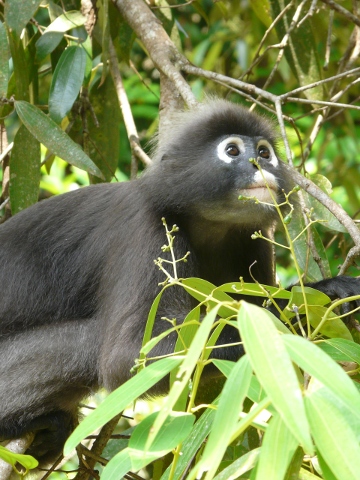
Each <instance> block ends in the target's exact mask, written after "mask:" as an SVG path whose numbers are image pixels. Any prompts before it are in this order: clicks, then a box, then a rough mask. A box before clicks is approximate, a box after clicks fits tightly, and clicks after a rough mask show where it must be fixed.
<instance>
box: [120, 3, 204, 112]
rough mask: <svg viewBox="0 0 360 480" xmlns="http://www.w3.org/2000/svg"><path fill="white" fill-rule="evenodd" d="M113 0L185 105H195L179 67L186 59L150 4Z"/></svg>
mask: <svg viewBox="0 0 360 480" xmlns="http://www.w3.org/2000/svg"><path fill="white" fill-rule="evenodd" d="M112 1H113V3H114V5H115V6H116V8H117V9H118V10H119V12H120V13H121V15H122V16H123V17H124V19H125V20H126V22H127V23H128V24H129V25H130V27H131V28H132V29H133V30H134V32H135V33H136V35H137V37H138V38H139V39H140V40H141V42H142V43H143V44H144V46H145V48H146V50H147V51H148V53H149V56H150V57H151V60H152V61H153V62H154V65H155V66H156V68H157V69H158V70H159V71H160V72H161V73H162V74H163V75H165V76H166V77H167V78H169V79H170V80H172V82H173V83H174V85H175V87H176V89H177V90H178V91H179V93H180V95H181V96H182V98H183V99H184V102H185V104H186V105H187V106H188V107H193V106H195V105H196V104H197V102H196V100H195V97H194V94H193V93H192V91H191V88H190V86H189V84H188V83H187V82H186V81H185V79H184V78H183V76H182V75H181V73H180V69H181V67H182V66H184V65H186V64H188V61H187V59H186V58H185V57H184V56H183V55H181V54H180V53H179V51H178V50H177V48H176V46H175V45H174V43H173V42H172V40H171V39H170V37H169V36H168V34H167V33H166V32H165V30H164V28H163V26H162V25H161V23H160V22H159V20H158V19H157V18H156V17H155V15H154V14H153V13H152V11H151V10H150V9H149V7H148V6H147V5H146V4H145V3H144V2H143V0H112Z"/></svg>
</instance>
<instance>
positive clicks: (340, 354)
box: [318, 338, 360, 365]
mask: <svg viewBox="0 0 360 480" xmlns="http://www.w3.org/2000/svg"><path fill="white" fill-rule="evenodd" d="M318 347H320V348H321V350H323V351H324V352H326V353H327V354H328V355H330V357H331V358H332V359H333V360H335V361H336V362H356V363H358V364H359V365H360V345H359V344H357V343H355V342H354V341H349V340H345V339H343V338H332V339H330V340H324V341H323V342H321V343H319V344H318Z"/></svg>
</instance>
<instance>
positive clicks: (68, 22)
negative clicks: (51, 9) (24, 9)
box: [20, 0, 86, 33]
mask: <svg viewBox="0 0 360 480" xmlns="http://www.w3.org/2000/svg"><path fill="white" fill-rule="evenodd" d="M20 1H21V0H20ZM85 21H86V18H85V17H84V16H83V15H82V14H81V13H80V12H78V11H75V10H73V11H69V12H65V13H63V14H62V15H60V16H59V17H57V18H56V19H55V20H54V21H53V22H52V23H51V24H50V25H49V26H48V27H47V29H46V30H45V33H47V32H63V33H64V32H67V31H68V30H71V29H72V28H76V27H80V26H81V25H84V23H85Z"/></svg>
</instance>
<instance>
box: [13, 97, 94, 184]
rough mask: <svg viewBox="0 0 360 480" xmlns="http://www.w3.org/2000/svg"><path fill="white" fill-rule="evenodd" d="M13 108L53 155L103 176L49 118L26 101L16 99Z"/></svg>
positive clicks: (78, 147)
mask: <svg viewBox="0 0 360 480" xmlns="http://www.w3.org/2000/svg"><path fill="white" fill-rule="evenodd" d="M15 108H16V112H17V114H18V115H19V117H20V120H21V121H22V122H23V124H24V125H25V126H26V128H27V129H28V130H29V132H31V133H32V134H33V135H34V137H35V138H36V139H37V140H38V141H39V142H40V143H42V144H43V145H45V147H47V148H48V149H49V150H51V151H52V152H53V153H54V154H55V155H57V156H58V157H60V158H62V159H64V160H65V161H67V162H68V163H70V164H71V165H74V166H75V167H79V168H81V169H82V170H85V171H86V172H88V173H91V174H92V175H96V176H97V177H100V178H103V175H102V173H101V172H100V170H99V169H98V168H97V166H96V165H95V164H94V162H93V161H92V160H91V159H90V158H89V157H88V156H87V155H86V153H85V152H84V151H83V150H82V149H81V147H80V146H79V145H78V144H77V143H75V142H73V141H72V140H71V138H69V137H68V135H66V133H65V132H64V131H63V130H61V128H60V127H59V126H58V125H56V123H55V122H54V121H53V120H51V118H49V117H47V116H46V115H45V114H44V113H43V112H41V111H40V110H39V109H38V108H36V107H35V106H34V105H31V104H30V103H28V102H24V101H17V102H15Z"/></svg>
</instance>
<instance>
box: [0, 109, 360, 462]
mask: <svg viewBox="0 0 360 480" xmlns="http://www.w3.org/2000/svg"><path fill="white" fill-rule="evenodd" d="M174 122H175V123H174V125H173V128H172V130H171V131H168V132H165V133H164V134H163V138H165V140H164V141H162V142H161V144H160V147H159V148H158V150H157V152H156V153H155V160H156V161H155V163H154V165H153V166H152V167H151V168H150V169H149V170H148V171H147V172H146V174H145V175H144V176H143V177H142V178H141V179H139V180H135V181H132V182H129V183H124V184H106V185H105V184H103V185H96V186H91V187H87V188H83V189H81V190H78V191H75V192H72V193H69V194H65V195H61V196H58V197H54V198H51V199H50V200H46V201H43V202H41V203H38V204H37V205H35V206H33V207H31V208H29V209H27V210H26V211H24V212H21V213H19V214H17V215H16V216H15V217H13V218H11V219H10V220H9V221H7V222H6V223H5V224H4V225H2V226H1V227H0V285H1V289H0V437H2V438H14V437H18V436H20V435H22V434H23V433H25V432H28V431H36V432H37V434H36V437H35V441H34V444H33V446H32V447H31V450H30V453H32V454H34V455H35V456H37V457H38V458H40V459H42V460H45V461H46V460H48V459H50V458H52V457H53V456H54V454H57V453H59V451H60V450H61V448H62V445H63V443H64V441H65V439H66V437H67V436H68V434H69V433H70V432H71V430H72V429H73V427H74V424H75V423H76V411H77V405H78V403H79V401H80V400H81V399H82V398H83V397H84V396H86V395H87V394H89V393H90V392H91V391H93V390H95V389H97V388H98V387H99V386H105V387H106V388H108V389H110V390H111V389H114V388H116V387H117V386H118V385H120V384H121V383H122V382H124V381H126V380H127V379H128V378H129V376H130V369H131V367H132V366H133V364H134V359H136V358H137V357H138V353H139V349H140V346H141V342H142V337H143V332H144V326H145V323H146V319H147V315H148V312H149V309H150V306H151V304H152V301H153V300H154V298H155V296H156V294H157V293H158V291H159V288H160V287H159V286H158V284H159V283H160V282H162V281H163V280H164V275H163V273H162V272H160V271H159V269H158V268H157V267H156V266H155V265H154V259H156V258H157V257H158V256H159V255H161V246H162V245H163V244H164V243H165V231H164V227H163V225H162V221H161V218H162V217H166V220H167V223H168V225H169V226H171V225H172V224H173V223H176V224H177V225H178V226H179V227H180V230H179V232H178V233H177V235H176V243H175V250H176V256H177V257H178V258H180V257H182V256H183V255H184V254H185V253H186V252H187V251H190V252H191V254H190V256H189V258H188V261H187V263H181V264H179V270H180V271H179V276H182V277H189V276H199V277H202V278H205V279H207V280H209V281H211V282H213V283H215V284H217V285H219V284H222V283H224V282H231V281H238V279H239V277H240V276H242V277H243V278H244V279H245V280H246V281H251V280H252V277H251V275H250V271H249V269H250V266H251V265H252V264H253V263H254V262H255V261H256V263H255V264H254V265H253V266H252V267H251V274H252V276H253V277H254V278H256V279H257V280H258V281H259V282H261V283H265V284H274V267H273V251H272V247H271V246H270V244H269V243H267V242H264V241H261V240H256V241H253V240H251V239H250V236H251V234H252V233H253V232H254V231H255V230H259V229H261V230H262V232H263V234H264V235H270V234H271V231H272V230H273V228H274V226H275V224H276V213H275V209H274V208H272V207H271V206H264V205H261V204H256V203H255V202H254V201H249V202H242V201H238V200H237V197H238V195H239V193H241V191H242V190H244V189H245V188H247V187H249V186H251V185H252V184H253V182H254V175H255V172H258V169H257V167H256V166H254V165H253V164H251V163H250V162H249V161H248V160H249V158H253V157H257V156H258V152H257V147H256V145H257V142H258V141H259V139H261V138H265V139H267V141H268V142H270V143H271V144H272V145H274V142H275V137H274V133H273V132H274V129H273V127H272V125H271V123H269V122H268V121H266V120H263V119H262V118H260V117H258V116H256V115H254V114H250V113H249V112H248V111H246V110H244V109H242V108H240V107H238V106H235V105H232V104H229V103H227V102H223V101H215V102H211V103H210V104H209V105H206V106H204V107H202V108H199V109H198V110H195V111H194V112H188V113H182V114H180V115H178V116H176V118H175V120H174ZM228 135H242V136H243V137H242V138H243V139H244V145H245V146H246V148H245V152H243V153H242V154H241V155H239V157H238V158H236V159H233V160H232V161H231V162H230V163H226V162H224V161H222V160H219V158H217V155H216V146H217V145H218V143H219V142H220V141H221V140H223V139H224V138H225V137H226V136H228ZM274 148H275V147H274ZM259 162H260V165H261V166H262V168H263V169H264V170H266V171H267V172H269V173H270V174H272V175H273V176H274V178H275V179H276V182H277V185H278V188H277V194H278V197H279V198H281V196H282V190H283V189H284V190H285V191H288V190H289V189H290V188H291V182H290V181H289V180H288V178H287V177H286V175H285V173H284V172H283V170H282V167H281V162H280V163H279V164H278V165H277V166H276V165H272V164H270V163H269V161H268V160H266V159H261V158H260V159H259ZM353 280H354V279H353ZM330 282H332V283H331V288H332V289H333V290H334V291H335V295H336V279H335V280H333V281H330ZM344 284H345V289H343V290H342V292H341V294H342V295H347V294H350V293H353V290H354V284H352V283H351V282H350V281H347V280H345V281H344ZM327 285H329V284H328V283H326V282H325V283H323V284H322V287H323V288H322V289H323V290H325V291H326V288H327ZM315 286H316V285H315ZM356 287H357V292H359V290H360V288H359V284H358V283H357V284H356ZM192 306H193V303H192V300H191V298H190V297H189V296H188V295H187V294H186V293H185V292H184V291H183V290H182V289H180V288H170V289H168V290H167V291H166V292H165V294H164V297H163V299H162V302H161V304H160V308H159V312H158V316H159V320H158V321H157V322H156V324H155V334H158V333H160V332H161V331H162V330H164V329H166V328H167V327H168V325H167V323H166V322H162V321H161V320H160V317H161V316H166V317H170V318H171V317H177V318H178V319H179V320H181V319H182V318H183V317H184V315H185V314H186V312H188V311H189V309H190V308H192ZM224 332H225V333H223V336H222V337H223V338H222V339H223V340H225V341H226V340H229V338H228V337H229V336H230V335H232V334H233V333H230V330H224ZM226 332H228V333H226ZM226 335H227V337H226V338H224V336H226ZM174 341H175V340H174V338H173V337H169V338H168V339H165V340H164V341H162V342H161V344H160V347H159V348H160V351H159V352H158V353H167V352H170V351H171V349H172V348H173V346H174ZM240 354H241V350H240V349H235V348H234V349H233V350H229V349H227V350H226V351H225V352H224V351H221V350H216V355H219V356H222V357H224V356H226V357H227V358H232V359H235V358H237V357H238V356H239V355H240Z"/></svg>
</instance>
